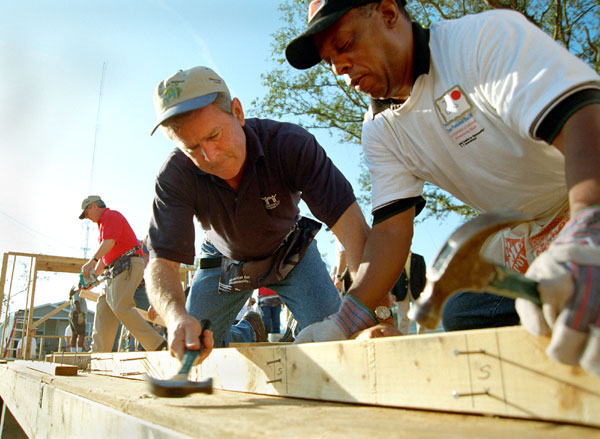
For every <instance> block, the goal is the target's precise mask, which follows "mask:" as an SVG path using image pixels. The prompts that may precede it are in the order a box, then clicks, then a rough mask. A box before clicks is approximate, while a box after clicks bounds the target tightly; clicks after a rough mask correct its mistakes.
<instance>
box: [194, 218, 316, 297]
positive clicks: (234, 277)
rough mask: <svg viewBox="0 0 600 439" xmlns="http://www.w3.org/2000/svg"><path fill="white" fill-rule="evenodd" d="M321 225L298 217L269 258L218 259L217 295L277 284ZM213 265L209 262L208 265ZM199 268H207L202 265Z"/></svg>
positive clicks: (303, 252) (287, 272) (302, 254)
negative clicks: (219, 272) (219, 266)
mask: <svg viewBox="0 0 600 439" xmlns="http://www.w3.org/2000/svg"><path fill="white" fill-rule="evenodd" d="M320 229H321V223H319V222H317V221H314V220H312V219H310V218H305V217H301V218H300V220H299V221H298V222H297V223H296V224H295V225H294V227H292V229H291V230H290V231H289V232H288V234H287V236H286V237H285V238H284V240H283V241H282V243H281V244H280V245H279V247H278V248H277V249H276V250H275V252H273V254H272V255H271V256H269V257H267V258H264V259H256V260H251V261H236V260H234V259H231V258H228V257H227V256H222V258H207V259H217V260H219V259H221V277H220V279H219V293H229V292H234V291H247V290H253V289H255V288H258V287H264V286H267V285H271V284H273V283H275V282H278V281H280V280H282V279H285V277H286V276H287V275H288V274H289V273H290V271H292V269H293V268H294V267H295V266H296V264H297V263H298V262H300V260H301V259H302V258H303V257H304V254H305V253H306V250H307V249H308V246H309V245H310V244H311V242H312V241H313V239H314V237H315V236H316V234H317V233H318V231H319V230H320ZM214 263H216V261H214V262H212V264H214ZM201 268H208V267H206V266H203V265H202V261H201Z"/></svg>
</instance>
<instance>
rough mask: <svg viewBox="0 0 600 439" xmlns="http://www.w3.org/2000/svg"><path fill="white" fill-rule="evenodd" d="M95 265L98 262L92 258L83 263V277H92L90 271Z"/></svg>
mask: <svg viewBox="0 0 600 439" xmlns="http://www.w3.org/2000/svg"><path fill="white" fill-rule="evenodd" d="M95 265H96V262H95V261H94V260H93V259H90V260H89V261H87V262H86V263H85V264H83V266H82V267H81V272H82V273H83V277H85V278H88V277H90V272H91V271H92V270H93V269H94V268H95Z"/></svg>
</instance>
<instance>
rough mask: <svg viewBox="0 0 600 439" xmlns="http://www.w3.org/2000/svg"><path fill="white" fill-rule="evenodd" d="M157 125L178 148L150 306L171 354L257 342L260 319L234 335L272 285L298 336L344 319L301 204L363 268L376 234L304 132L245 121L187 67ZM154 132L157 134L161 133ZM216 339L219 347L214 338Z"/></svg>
mask: <svg viewBox="0 0 600 439" xmlns="http://www.w3.org/2000/svg"><path fill="white" fill-rule="evenodd" d="M154 104H155V108H156V112H157V124H156V126H155V127H154V130H155V129H156V128H157V127H158V126H162V128H163V130H164V132H165V134H166V135H167V136H168V137H169V138H170V139H171V140H173V142H174V143H175V145H176V147H177V148H176V149H175V150H174V151H173V152H172V153H171V154H170V155H169V157H168V158H167V161H166V162H165V164H164V165H163V167H162V169H161V171H160V172H159V174H158V177H157V180H156V196H155V199H154V207H153V216H152V220H151V223H150V230H149V233H148V241H147V243H148V249H149V250H150V262H149V265H148V274H147V276H146V281H147V287H148V293H149V297H150V301H151V303H152V305H153V306H154V307H155V308H156V310H157V311H158V313H159V314H160V315H162V316H163V318H164V319H165V320H166V322H167V325H168V330H169V331H168V332H169V346H170V350H171V352H172V353H173V354H175V355H176V356H178V357H181V356H182V355H183V352H184V349H185V348H188V349H198V348H199V340H198V335H199V334H200V325H199V323H198V321H199V320H201V319H210V320H211V321H212V328H211V329H212V331H207V332H206V335H205V336H204V338H203V344H204V346H205V347H206V348H207V349H206V352H205V354H204V355H205V356H206V355H208V353H209V352H210V349H211V348H212V346H213V342H214V344H215V345H216V346H217V347H220V346H225V345H227V343H228V342H229V341H230V340H233V341H249V342H252V341H255V340H257V339H258V337H257V332H256V330H255V326H253V325H252V323H253V322H252V319H251V320H250V321H248V319H246V320H244V319H242V321H240V322H239V323H238V324H237V325H235V326H233V327H231V324H232V323H233V322H234V320H235V318H236V315H237V313H238V311H239V310H240V309H241V308H242V306H243V305H244V303H246V301H247V300H248V298H249V297H250V295H251V294H252V291H253V290H254V289H256V288H259V287H263V286H265V287H269V288H270V289H272V290H273V291H275V292H276V293H277V294H278V295H279V297H280V298H281V300H282V301H283V302H284V303H285V304H286V305H287V306H288V307H289V309H290V311H291V312H292V314H293V315H294V317H295V318H296V320H297V321H298V325H299V326H300V327H305V326H308V325H310V324H311V323H314V322H317V321H319V320H321V319H323V318H324V317H326V316H328V315H330V314H332V313H335V312H336V311H338V308H339V306H340V299H339V296H338V293H337V290H336V288H335V286H334V285H333V283H332V281H331V279H330V277H329V274H328V271H327V267H326V266H325V263H324V262H323V260H322V259H321V256H320V254H319V251H318V249H317V247H316V242H315V241H313V237H314V236H315V235H316V233H317V232H318V230H319V228H320V227H321V224H320V223H318V222H316V221H314V220H311V219H308V218H304V217H301V216H300V209H299V206H298V204H299V202H300V200H301V199H302V200H304V201H305V202H306V204H307V205H308V207H309V208H310V210H311V212H312V213H313V214H314V215H315V217H316V218H318V219H319V220H321V221H322V222H324V223H325V224H326V225H327V226H328V227H330V228H331V229H332V231H333V232H334V233H335V234H336V236H337V237H338V238H339V239H340V241H341V242H342V243H343V244H344V247H345V248H346V250H347V252H348V259H349V265H350V267H351V269H352V270H354V271H355V270H356V269H357V267H358V264H357V261H358V260H360V257H361V255H360V254H359V252H358V251H357V249H358V248H362V246H363V245H364V241H365V240H366V236H367V233H368V226H367V224H366V222H365V219H364V217H363V215H362V213H361V211H360V208H359V207H358V204H357V203H356V198H355V196H354V193H353V191H352V187H351V185H350V183H349V182H348V181H347V180H346V179H345V178H344V176H343V175H342V174H341V173H340V171H339V170H338V169H337V168H336V167H335V166H334V165H333V163H332V162H331V160H330V159H329V158H328V157H327V155H326V153H325V151H324V149H323V148H322V147H321V146H320V145H319V144H318V143H317V141H316V140H315V138H314V137H313V136H312V135H311V134H310V133H308V132H307V131H305V130H304V129H302V128H301V127H299V126H296V125H292V124H286V123H280V122H275V121H272V120H265V119H246V118H245V117H244V112H243V110H242V104H241V103H240V101H239V100H238V99H237V98H233V99H232V98H231V96H230V94H229V90H228V88H227V85H226V84H225V81H223V79H222V78H221V77H219V76H218V75H217V74H216V73H215V72H214V71H213V70H211V69H209V68H207V67H194V68H191V69H188V70H180V71H178V72H176V73H175V74H174V75H172V76H170V77H169V78H167V79H165V80H164V81H161V82H160V83H159V84H158V86H157V87H156V90H155V93H154ZM154 130H153V132H154ZM194 217H196V219H197V220H198V221H199V223H200V226H201V227H202V229H204V231H205V240H204V243H203V244H202V248H201V250H200V253H201V261H200V269H199V270H198V272H197V273H196V274H195V276H194V281H193V283H192V286H191V289H190V292H189V295H188V297H187V303H186V298H185V296H184V293H183V290H182V287H181V282H180V279H179V265H180V264H181V263H184V264H193V263H194V258H195V256H196V249H195V248H194V240H195V231H194V221H193V220H194ZM213 336H214V339H213Z"/></svg>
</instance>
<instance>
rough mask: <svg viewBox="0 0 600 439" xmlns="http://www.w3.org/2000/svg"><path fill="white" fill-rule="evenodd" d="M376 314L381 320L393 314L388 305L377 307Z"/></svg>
mask: <svg viewBox="0 0 600 439" xmlns="http://www.w3.org/2000/svg"><path fill="white" fill-rule="evenodd" d="M375 315H376V316H377V318H378V319H379V320H387V319H389V318H390V316H391V315H392V311H391V310H390V309H389V308H388V307H387V306H378V307H377V308H375Z"/></svg>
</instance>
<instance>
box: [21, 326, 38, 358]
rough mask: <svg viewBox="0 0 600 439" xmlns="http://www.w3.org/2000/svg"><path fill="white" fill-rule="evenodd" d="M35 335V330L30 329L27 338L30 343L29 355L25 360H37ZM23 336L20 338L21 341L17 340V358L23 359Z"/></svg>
mask: <svg viewBox="0 0 600 439" xmlns="http://www.w3.org/2000/svg"><path fill="white" fill-rule="evenodd" d="M35 334H36V330H35V328H34V329H30V330H29V337H30V342H29V355H28V356H27V357H25V358H26V359H27V358H29V359H33V358H37V342H36V341H35V338H33V337H35ZM25 339H26V337H25V334H23V336H22V337H21V339H20V340H19V343H17V358H23V349H24V347H25Z"/></svg>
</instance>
